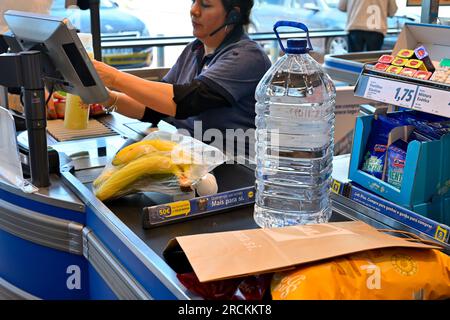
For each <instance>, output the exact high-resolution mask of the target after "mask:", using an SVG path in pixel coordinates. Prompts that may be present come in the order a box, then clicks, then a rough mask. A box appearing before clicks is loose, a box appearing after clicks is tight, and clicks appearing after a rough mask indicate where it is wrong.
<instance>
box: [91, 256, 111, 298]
mask: <svg viewBox="0 0 450 320" xmlns="http://www.w3.org/2000/svg"><path fill="white" fill-rule="evenodd" d="M89 288H90V289H91V290H90V299H91V300H117V297H116V295H115V294H114V292H112V291H111V289H110V288H109V287H108V285H107V284H106V282H105V281H104V280H103V278H102V277H101V276H100V275H99V274H98V272H97V270H95V268H94V267H93V266H92V265H91V264H89Z"/></svg>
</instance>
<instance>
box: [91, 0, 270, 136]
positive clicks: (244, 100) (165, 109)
mask: <svg viewBox="0 0 450 320" xmlns="http://www.w3.org/2000/svg"><path fill="white" fill-rule="evenodd" d="M252 6H253V0H192V6H191V9H190V15H191V20H192V26H193V34H194V36H195V37H196V40H195V41H193V42H192V43H190V44H188V45H187V46H186V48H185V49H184V50H183V52H182V53H181V55H180V56H179V58H178V60H177V62H176V63H175V65H174V66H173V67H172V68H171V69H170V71H169V72H168V73H167V75H166V76H165V77H164V78H163V79H162V82H154V81H148V80H144V79H141V78H138V77H136V76H133V75H130V74H127V73H124V72H121V71H118V70H117V69H115V68H113V67H110V66H108V65H106V64H104V63H102V62H98V61H95V62H94V65H95V68H96V69H97V71H98V74H99V75H100V77H101V79H102V80H103V82H104V83H105V85H106V86H107V87H108V88H110V89H111V90H110V97H109V99H108V101H106V102H105V103H104V104H105V106H106V107H108V106H113V105H114V106H115V107H116V108H117V109H116V111H118V112H120V113H121V114H123V115H126V116H128V117H132V118H137V119H141V120H142V121H146V122H151V123H152V124H154V125H156V124H157V123H158V122H159V121H160V120H161V119H164V121H166V122H169V123H171V124H173V125H174V126H175V127H177V128H179V129H180V128H182V129H187V130H188V131H189V132H190V133H191V135H192V136H194V121H201V124H202V129H203V132H204V131H205V130H207V129H209V128H215V129H219V130H220V131H221V132H225V130H226V129H243V130H246V129H249V128H254V126H255V111H254V110H255V98H254V96H255V89H256V86H257V84H258V82H259V81H260V80H261V78H262V76H263V75H264V74H265V73H266V71H267V70H268V69H269V67H270V65H271V63H270V60H269V59H268V57H267V55H266V54H265V53H264V52H263V50H262V48H261V47H260V46H259V45H258V44H257V43H256V42H254V41H252V40H250V39H249V37H248V35H247V34H246V33H245V32H244V26H245V25H246V24H248V23H249V16H250V11H251V8H252ZM206 142H207V141H206Z"/></svg>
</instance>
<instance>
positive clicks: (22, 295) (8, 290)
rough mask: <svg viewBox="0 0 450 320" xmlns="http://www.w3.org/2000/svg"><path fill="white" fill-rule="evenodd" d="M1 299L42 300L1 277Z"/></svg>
mask: <svg viewBox="0 0 450 320" xmlns="http://www.w3.org/2000/svg"><path fill="white" fill-rule="evenodd" d="M0 300H41V299H40V298H38V297H36V296H34V295H32V294H29V293H28V292H25V291H23V290H21V289H19V288H17V287H16V286H13V285H12V284H10V283H9V282H7V281H5V280H4V279H2V278H0Z"/></svg>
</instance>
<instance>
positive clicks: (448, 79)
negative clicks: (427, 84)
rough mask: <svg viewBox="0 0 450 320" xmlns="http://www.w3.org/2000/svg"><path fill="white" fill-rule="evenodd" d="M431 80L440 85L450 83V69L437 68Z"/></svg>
mask: <svg viewBox="0 0 450 320" xmlns="http://www.w3.org/2000/svg"><path fill="white" fill-rule="evenodd" d="M430 80H431V81H435V82H440V83H450V68H449V67H437V68H436V70H435V71H434V73H433V75H432V76H431V79H430Z"/></svg>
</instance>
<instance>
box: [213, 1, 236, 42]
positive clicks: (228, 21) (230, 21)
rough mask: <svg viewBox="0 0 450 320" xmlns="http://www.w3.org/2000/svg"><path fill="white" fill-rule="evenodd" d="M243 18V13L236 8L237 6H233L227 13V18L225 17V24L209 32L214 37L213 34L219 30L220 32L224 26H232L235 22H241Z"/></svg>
mask: <svg viewBox="0 0 450 320" xmlns="http://www.w3.org/2000/svg"><path fill="white" fill-rule="evenodd" d="M241 20H242V16H241V13H240V12H239V11H238V10H236V9H235V8H232V9H231V10H230V11H229V12H228V14H227V18H226V19H225V22H224V23H223V25H221V26H220V27H218V28H217V29H216V30H214V31H213V32H211V33H210V34H209V36H210V37H212V36H213V35H215V34H216V33H217V32H219V31H220V30H222V29H223V28H225V27H226V26H230V25H233V24H238V23H240V22H241Z"/></svg>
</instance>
